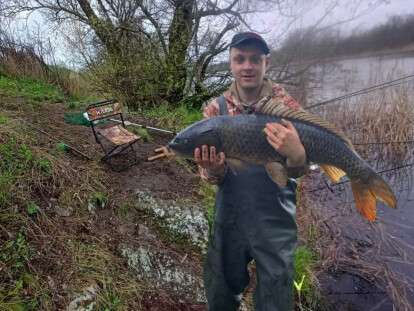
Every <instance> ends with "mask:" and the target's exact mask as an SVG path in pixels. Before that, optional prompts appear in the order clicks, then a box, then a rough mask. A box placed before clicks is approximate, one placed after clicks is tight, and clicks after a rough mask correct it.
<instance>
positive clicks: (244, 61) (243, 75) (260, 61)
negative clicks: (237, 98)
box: [230, 45, 269, 90]
mask: <svg viewBox="0 0 414 311" xmlns="http://www.w3.org/2000/svg"><path fill="white" fill-rule="evenodd" d="M268 63H269V59H268V58H267V57H266V55H264V54H263V52H262V51H261V50H260V49H259V48H257V47H256V46H254V45H246V46H243V47H237V48H235V47H233V48H231V50H230V70H231V73H232V75H233V77H234V79H235V80H236V83H237V85H238V86H239V87H241V88H243V89H245V90H249V89H256V88H258V87H260V86H261V85H262V83H263V78H264V75H265V73H266V68H267V66H268Z"/></svg>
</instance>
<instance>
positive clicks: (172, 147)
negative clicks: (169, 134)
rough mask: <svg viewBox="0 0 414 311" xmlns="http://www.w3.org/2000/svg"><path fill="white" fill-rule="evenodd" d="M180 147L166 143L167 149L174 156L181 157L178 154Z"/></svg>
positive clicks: (172, 143) (174, 143)
mask: <svg viewBox="0 0 414 311" xmlns="http://www.w3.org/2000/svg"><path fill="white" fill-rule="evenodd" d="M180 146H181V144H179V143H176V142H174V141H171V142H169V143H168V145H167V149H168V151H169V152H171V153H174V154H176V155H181V154H182V153H181V152H180V149H181V148H180Z"/></svg>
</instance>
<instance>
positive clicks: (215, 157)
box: [194, 145, 225, 174]
mask: <svg viewBox="0 0 414 311" xmlns="http://www.w3.org/2000/svg"><path fill="white" fill-rule="evenodd" d="M209 149H210V150H209ZM194 160H195V162H196V163H197V164H198V165H200V166H201V167H203V168H205V169H207V170H208V171H209V172H211V173H213V174H220V173H223V172H224V170H225V162H224V161H225V156H224V153H223V152H220V153H219V154H217V153H216V147H214V146H210V148H209V146H207V145H203V146H201V150H200V148H196V149H195V150H194Z"/></svg>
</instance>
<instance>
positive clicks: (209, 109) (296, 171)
mask: <svg viewBox="0 0 414 311" xmlns="http://www.w3.org/2000/svg"><path fill="white" fill-rule="evenodd" d="M223 96H224V97H225V99H226V103H227V109H228V113H229V115H231V116H235V115H238V114H241V113H243V112H244V111H245V110H246V109H248V108H250V109H253V110H254V105H255V104H256V103H258V102H259V101H260V100H261V99H263V98H264V97H266V96H272V99H273V101H275V102H276V103H280V104H282V105H286V106H288V107H290V108H292V109H300V105H299V104H298V102H297V101H296V100H295V99H294V98H293V97H292V96H290V95H289V94H288V93H287V92H286V90H285V89H284V88H283V87H282V86H280V85H279V84H277V83H275V82H272V81H270V80H268V79H265V80H264V83H263V86H262V89H261V91H260V95H259V97H258V99H257V101H255V102H253V103H251V104H250V105H247V104H245V103H243V102H242V101H241V100H240V97H239V94H238V92H237V87H236V83H235V82H233V83H232V85H231V86H230V88H229V89H228V90H227V91H225V92H224V93H223ZM202 110H203V117H204V118H211V117H214V116H217V115H219V113H220V109H219V104H218V101H217V98H214V99H212V100H211V101H209V102H207V103H205V104H204V105H203V108H202ZM306 171H307V167H301V168H292V169H289V168H288V176H289V177H299V176H302V175H303V174H304V173H305V172H306ZM199 172H200V176H201V178H202V179H203V180H205V181H207V182H209V183H211V184H219V183H220V182H221V181H222V180H223V177H224V174H225V172H226V171H225V172H224V173H223V174H221V175H213V174H211V173H210V172H209V171H208V170H207V169H205V168H202V167H201V166H199Z"/></svg>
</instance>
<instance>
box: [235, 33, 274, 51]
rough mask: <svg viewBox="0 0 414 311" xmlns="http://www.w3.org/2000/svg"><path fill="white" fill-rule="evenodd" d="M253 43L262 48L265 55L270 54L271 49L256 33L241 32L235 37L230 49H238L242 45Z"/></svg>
mask: <svg viewBox="0 0 414 311" xmlns="http://www.w3.org/2000/svg"><path fill="white" fill-rule="evenodd" d="M248 43H253V44H255V45H256V46H257V47H258V48H260V49H261V50H262V51H263V53H264V54H265V55H267V54H269V52H270V49H269V47H268V46H267V43H266V41H265V40H264V39H263V38H262V37H261V36H260V35H258V34H257V33H254V32H240V33H238V34H235V35H234V36H233V39H231V42H230V48H234V47H238V46H240V45H242V44H243V45H244V44H248Z"/></svg>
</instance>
